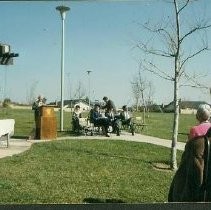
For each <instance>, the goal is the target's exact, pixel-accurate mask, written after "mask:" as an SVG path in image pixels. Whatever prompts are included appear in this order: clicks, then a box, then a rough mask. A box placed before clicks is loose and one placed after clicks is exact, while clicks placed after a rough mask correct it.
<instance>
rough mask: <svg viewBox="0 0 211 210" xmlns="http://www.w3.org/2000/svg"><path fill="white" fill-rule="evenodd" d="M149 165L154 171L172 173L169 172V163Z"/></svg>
mask: <svg viewBox="0 0 211 210" xmlns="http://www.w3.org/2000/svg"><path fill="white" fill-rule="evenodd" d="M150 164H151V165H152V167H153V168H154V169H156V170H161V171H172V170H171V167H170V162H169V161H160V162H150Z"/></svg>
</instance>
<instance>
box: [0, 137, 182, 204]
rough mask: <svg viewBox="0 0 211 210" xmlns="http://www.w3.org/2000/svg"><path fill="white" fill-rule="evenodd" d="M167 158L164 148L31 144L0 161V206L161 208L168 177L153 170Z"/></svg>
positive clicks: (106, 142)
mask: <svg viewBox="0 0 211 210" xmlns="http://www.w3.org/2000/svg"><path fill="white" fill-rule="evenodd" d="M180 155H181V153H180V152H179V153H178V160H179V159H180ZM169 156H170V150H169V149H168V148H163V147H158V146H156V145H150V144H144V143H141V144H140V143H136V142H124V141H111V140H63V141H51V142H47V143H39V144H33V146H32V148H31V149H30V150H28V151H26V152H24V153H22V154H20V155H15V156H13V157H7V158H3V159H0V168H1V170H0V203H1V204H5V203H7V204H8V203H10V204H11V203H16V204H27V203H93V202H109V203H111V202H125V203H142V202H165V201H167V195H168V190H169V185H170V182H171V180H172V176H173V172H172V171H170V170H158V169H155V168H154V167H153V166H154V165H155V164H156V163H165V164H168V161H167V160H169Z"/></svg>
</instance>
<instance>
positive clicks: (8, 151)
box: [0, 132, 185, 158]
mask: <svg viewBox="0 0 211 210" xmlns="http://www.w3.org/2000/svg"><path fill="white" fill-rule="evenodd" d="M64 139H107V140H109V139H111V140H125V141H134V142H145V143H150V144H155V145H160V146H164V147H168V148H170V147H171V140H166V139H160V138H157V137H152V136H146V135H142V134H135V135H134V136H132V135H131V134H130V133H126V132H122V133H121V135H120V136H116V135H115V134H111V137H104V136H69V137H60V138H58V139H57V140H64ZM45 141H49V140H26V139H10V140H9V147H8V148H7V147H5V146H4V145H2V143H1V144H0V158H3V157H7V156H12V155H15V154H19V153H22V152H24V151H26V150H28V149H30V147H31V145H32V144H33V143H39V142H45ZM184 148H185V143H183V142H178V143H177V149H178V150H184Z"/></svg>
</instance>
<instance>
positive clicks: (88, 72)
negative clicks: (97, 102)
mask: <svg viewBox="0 0 211 210" xmlns="http://www.w3.org/2000/svg"><path fill="white" fill-rule="evenodd" d="M86 72H87V74H88V80H89V81H88V82H89V94H88V95H89V109H90V73H91V72H92V71H90V70H88V71H86Z"/></svg>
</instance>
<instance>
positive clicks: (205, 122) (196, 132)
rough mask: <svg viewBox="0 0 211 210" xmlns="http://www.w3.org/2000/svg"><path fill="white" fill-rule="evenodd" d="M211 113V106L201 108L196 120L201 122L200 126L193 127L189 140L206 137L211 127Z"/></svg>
mask: <svg viewBox="0 0 211 210" xmlns="http://www.w3.org/2000/svg"><path fill="white" fill-rule="evenodd" d="M210 111H211V109H210V106H209V105H207V104H203V105H200V106H199V108H198V110H197V113H196V119H197V120H198V121H199V124H198V125H195V126H193V127H192V128H191V129H190V133H189V136H188V140H190V139H193V138H195V137H200V136H204V135H205V134H206V133H207V131H208V129H209V128H210V127H211V123H210V122H209V120H210Z"/></svg>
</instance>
